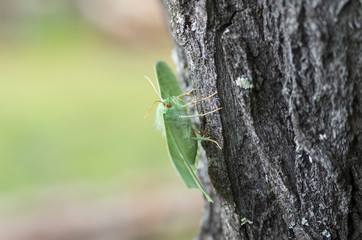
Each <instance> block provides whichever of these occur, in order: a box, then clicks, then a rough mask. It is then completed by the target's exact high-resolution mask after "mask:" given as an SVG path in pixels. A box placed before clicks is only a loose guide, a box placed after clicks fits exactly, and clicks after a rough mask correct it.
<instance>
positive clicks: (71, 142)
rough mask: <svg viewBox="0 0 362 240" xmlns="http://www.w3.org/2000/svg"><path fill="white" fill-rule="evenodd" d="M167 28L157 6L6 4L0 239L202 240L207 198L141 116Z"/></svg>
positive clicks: (165, 55) (165, 54)
mask: <svg viewBox="0 0 362 240" xmlns="http://www.w3.org/2000/svg"><path fill="white" fill-rule="evenodd" d="M163 21H164V20H163V18H162V13H161V11H160V6H159V5H158V2H157V1H156V0H155V1H147V3H146V2H145V1H142V0H139V1H125V0H119V1H116V0H103V1H102V0H88V1H86V0H79V1H76V0H74V1H72V0H68V1H56V0H31V1H25V0H2V1H0V239H7V240H11V239H14V240H15V239H16V240H20V239H21V240H23V239H24V240H25V239H26V240H29V239H37V240H41V239H44V240H45V239H49V240H52V239H64V240H65V239H69V240H70V239H74V240H80V239H191V238H192V237H193V236H195V235H196V234H197V229H198V222H199V221H200V217H201V207H202V203H201V195H200V194H199V193H198V192H197V191H191V190H187V189H186V187H185V186H184V185H183V183H182V182H181V181H180V180H179V179H178V176H177V175H176V173H175V172H174V170H173V168H172V166H171V164H170V161H169V159H168V157H167V153H166V146H165V143H164V139H163V138H162V136H161V134H160V133H159V132H156V131H155V129H154V126H153V123H154V111H153V112H152V113H151V114H150V115H149V117H148V118H147V119H146V120H145V119H144V118H143V117H144V114H145V113H146V111H147V110H148V108H149V107H150V105H151V104H152V102H153V101H154V100H157V95H156V93H155V92H154V91H153V89H152V87H151V86H150V85H149V83H148V82H147V81H146V80H145V78H144V75H147V76H149V77H151V79H155V77H154V73H153V64H154V63H155V61H157V60H159V59H162V60H165V61H167V62H169V63H170V64H171V65H172V61H171V59H170V55H171V44H170V40H169V37H168V35H167V32H166V27H165V26H164V23H163ZM95 209H96V210H95ZM131 210H132V211H131ZM67 212H69V214H68V215H67V214H66V213H67ZM24 219H26V220H24ZM49 219H52V221H49ZM91 219H93V220H91ZM94 219H98V220H99V219H102V221H101V222H97V221H98V220H97V221H95V220H94ZM87 221H89V222H87ZM73 222H74V223H73ZM79 222H82V224H79ZM30 223H31V224H30ZM67 224H68V225H69V226H68V225H67ZM175 236H177V237H175Z"/></svg>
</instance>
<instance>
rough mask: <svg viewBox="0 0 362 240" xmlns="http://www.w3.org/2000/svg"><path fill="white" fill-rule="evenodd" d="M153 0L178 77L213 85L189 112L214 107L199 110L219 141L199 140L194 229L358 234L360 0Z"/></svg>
mask: <svg viewBox="0 0 362 240" xmlns="http://www.w3.org/2000/svg"><path fill="white" fill-rule="evenodd" d="M164 6H165V9H166V12H167V15H168V17H169V22H170V30H171V34H172V36H173V39H174V42H175V46H174V56H175V62H176V66H177V69H178V71H179V75H180V79H181V81H182V83H184V86H185V88H187V87H188V86H192V87H193V88H194V89H196V98H197V99H200V98H202V97H205V96H208V95H210V94H212V93H214V92H216V91H217V92H218V95H217V97H214V98H211V99H209V100H207V101H205V102H201V103H200V104H198V106H197V110H198V112H200V113H204V112H208V111H211V110H213V109H216V108H218V107H222V108H223V109H222V110H221V111H219V112H217V113H215V114H212V115H207V116H205V117H202V118H201V119H200V125H201V130H202V132H204V133H207V134H209V135H210V137H211V138H212V139H215V140H216V141H218V142H219V143H220V144H221V145H222V147H223V149H222V150H219V149H218V148H217V147H216V145H215V144H213V143H207V142H206V143H203V147H204V149H205V150H206V156H207V159H208V164H207V163H206V162H203V164H202V165H201V167H200V175H201V178H202V180H203V182H204V183H205V184H206V186H207V189H208V190H209V191H210V192H211V196H212V198H213V199H214V200H215V203H214V204H212V203H211V204H210V203H206V206H205V213H204V218H203V220H202V226H201V229H200V233H199V236H198V237H197V238H198V239H217V240H219V239H362V195H361V194H362V193H361V190H362V179H361V176H362V164H361V156H362V154H361V153H362V135H361V131H362V122H361V121H362V120H361V119H362V113H361V112H362V111H361V96H362V87H361V69H362V54H361V49H362V48H361V42H362V29H361V25H362V3H361V1H358V0H334V1H323V0H309V1H307V0H303V1H297V0H275V1H271V0H269V1H268V0H259V1H243V0H240V1H237V0H217V1H216V0H215V1H211V0H199V1H182V0H164ZM205 161H206V160H205ZM207 172H208V175H209V179H210V182H211V184H210V183H209V182H208V177H207ZM245 218H246V220H245ZM248 220H249V221H248Z"/></svg>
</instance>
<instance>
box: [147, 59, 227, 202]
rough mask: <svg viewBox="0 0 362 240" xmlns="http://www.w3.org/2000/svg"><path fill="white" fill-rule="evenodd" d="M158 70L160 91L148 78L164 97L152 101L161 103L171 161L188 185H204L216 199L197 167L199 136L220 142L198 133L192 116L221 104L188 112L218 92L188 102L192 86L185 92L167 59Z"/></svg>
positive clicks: (160, 123)
mask: <svg viewBox="0 0 362 240" xmlns="http://www.w3.org/2000/svg"><path fill="white" fill-rule="evenodd" d="M155 71H156V77H157V82H158V88H159V91H157V89H156V87H155V86H154V85H153V84H152V82H151V80H149V79H148V80H149V81H150V83H151V84H152V86H153V88H154V89H155V91H156V93H157V94H158V95H159V97H160V101H155V102H154V103H153V104H152V107H153V105H154V104H155V103H160V104H159V106H158V108H157V114H156V126H158V127H159V128H161V129H163V131H164V134H165V136H166V142H167V148H168V152H169V156H170V158H171V162H172V164H173V166H174V168H175V169H176V171H177V173H178V174H179V175H180V177H181V179H182V180H183V181H184V183H185V184H186V186H187V187H188V188H198V189H200V190H201V191H202V192H203V194H204V195H205V197H206V199H207V200H208V201H209V202H212V199H211V198H210V196H209V195H208V194H207V192H206V191H205V189H204V188H203V186H202V185H201V183H200V181H199V180H198V178H197V177H196V175H195V170H196V168H197V165H198V161H197V158H198V157H197V152H198V140H206V141H212V142H214V143H216V144H217V145H218V147H219V148H220V146H219V144H218V143H217V142H216V141H214V140H212V139H209V138H203V137H199V136H197V135H196V133H195V132H196V130H195V129H194V127H193V125H192V123H191V121H190V117H198V116H204V115H206V114H210V113H213V112H215V111H218V110H220V109H221V108H218V109H216V110H214V111H211V112H209V113H206V114H201V115H194V116H190V115H189V114H188V110H187V106H188V105H191V104H194V103H196V102H200V101H203V100H206V99H208V98H210V97H212V96H214V95H215V94H216V93H215V94H213V95H211V96H209V97H206V98H203V99H200V100H198V101H195V102H192V103H189V104H185V102H184V101H185V100H184V96H186V95H190V93H191V92H192V90H191V91H190V92H189V93H186V94H182V91H181V88H180V86H179V83H178V81H177V79H176V76H175V75H174V74H173V72H172V70H171V69H170V68H169V67H168V66H167V64H166V63H165V62H161V61H159V62H157V63H156V66H155ZM152 107H151V109H152ZM151 109H150V110H151Z"/></svg>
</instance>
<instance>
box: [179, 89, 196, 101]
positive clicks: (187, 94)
mask: <svg viewBox="0 0 362 240" xmlns="http://www.w3.org/2000/svg"><path fill="white" fill-rule="evenodd" d="M194 90H195V89H191V90H190V91H189V92H187V93H184V94H181V95H180V96H177V97H176V98H177V99H178V100H180V101H181V102H183V101H182V100H181V97H184V96H190V95H191V93H192V92H193V91H194Z"/></svg>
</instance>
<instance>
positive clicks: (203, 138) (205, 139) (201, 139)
mask: <svg viewBox="0 0 362 240" xmlns="http://www.w3.org/2000/svg"><path fill="white" fill-rule="evenodd" d="M193 139H195V140H199V141H209V142H213V143H215V144H216V145H217V147H218V148H219V149H222V148H221V147H220V144H219V143H218V142H216V141H215V140H214V139H211V138H209V137H207V138H205V137H196V138H193Z"/></svg>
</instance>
